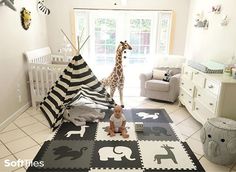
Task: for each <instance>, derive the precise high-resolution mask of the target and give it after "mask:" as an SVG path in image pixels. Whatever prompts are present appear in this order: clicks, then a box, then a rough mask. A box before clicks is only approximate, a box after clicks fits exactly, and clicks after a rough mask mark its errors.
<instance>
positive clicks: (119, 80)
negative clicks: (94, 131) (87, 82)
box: [101, 41, 132, 107]
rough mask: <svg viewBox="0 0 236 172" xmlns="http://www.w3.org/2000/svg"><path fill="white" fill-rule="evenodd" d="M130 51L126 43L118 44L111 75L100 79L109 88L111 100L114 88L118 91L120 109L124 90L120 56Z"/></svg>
mask: <svg viewBox="0 0 236 172" xmlns="http://www.w3.org/2000/svg"><path fill="white" fill-rule="evenodd" d="M126 49H127V50H132V47H131V46H130V45H129V44H128V43H127V42H126V41H124V42H122V41H121V42H120V44H119V45H118V47H117V50H116V63H115V67H114V69H113V71H112V73H111V74H110V75H109V77H108V78H106V79H102V81H101V83H102V84H103V85H104V86H110V96H111V97H112V98H113V96H114V93H115V91H116V88H118V90H119V94H120V103H121V107H124V102H123V88H124V73H123V65H122V56H123V52H124V50H126Z"/></svg>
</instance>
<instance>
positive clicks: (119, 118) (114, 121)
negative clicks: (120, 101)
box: [108, 105, 129, 138]
mask: <svg viewBox="0 0 236 172" xmlns="http://www.w3.org/2000/svg"><path fill="white" fill-rule="evenodd" d="M125 125H126V119H125V116H124V114H123V113H122V108H121V106H119V105H116V106H115V108H114V113H113V114H112V115H111V117H110V126H109V127H108V133H109V134H110V136H111V137H113V136H115V133H118V132H119V133H121V135H122V136H123V138H128V137H129V135H128V134H127V130H126V128H125Z"/></svg>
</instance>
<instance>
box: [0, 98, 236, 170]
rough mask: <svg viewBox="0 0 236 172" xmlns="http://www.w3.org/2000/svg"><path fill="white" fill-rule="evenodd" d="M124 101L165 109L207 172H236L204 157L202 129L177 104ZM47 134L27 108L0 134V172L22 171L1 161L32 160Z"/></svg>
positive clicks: (39, 116)
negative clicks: (201, 138)
mask: <svg viewBox="0 0 236 172" xmlns="http://www.w3.org/2000/svg"><path fill="white" fill-rule="evenodd" d="M115 100H116V98H115ZM124 100H125V105H126V108H131V107H132V108H134V107H138V108H164V109H165V110H166V111H167V112H168V114H169V115H170V117H171V118H172V120H173V122H174V124H173V125H174V127H175V128H178V129H179V131H180V132H181V134H182V136H183V139H185V140H186V141H187V143H188V144H189V146H190V147H191V149H192V151H193V152H194V153H195V155H196V157H197V158H198V159H199V160H200V162H201V164H202V165H203V167H204V168H205V170H206V171H207V172H217V171H219V172H236V163H235V164H232V165H229V166H219V165H216V164H213V163H211V162H209V161H208V160H207V159H206V158H205V157H204V155H203V154H204V153H203V151H202V147H201V142H200V138H199V136H200V129H201V127H202V126H201V124H199V123H198V122H197V121H196V120H194V119H193V118H192V117H191V115H190V114H189V113H188V112H187V110H186V109H185V108H184V107H179V106H178V104H177V103H175V104H168V103H163V102H156V101H152V100H149V99H145V98H141V97H126V98H124ZM50 134H51V130H50V129H49V126H48V123H47V121H46V118H45V117H44V116H43V114H42V113H41V111H40V110H39V109H34V108H29V109H28V110H27V111H26V112H24V113H23V114H22V115H21V116H20V117H18V118H17V119H16V120H15V121H14V122H13V123H11V124H10V125H9V126H7V127H6V128H5V129H4V130H2V131H0V172H8V171H9V172H11V171H14V172H24V171H25V169H26V168H25V167H4V160H6V159H9V160H17V159H27V160H32V159H33V158H34V156H35V155H36V154H37V152H38V150H39V149H40V147H41V146H42V144H43V142H44V141H45V140H46V139H47V138H48V136H49V135H50Z"/></svg>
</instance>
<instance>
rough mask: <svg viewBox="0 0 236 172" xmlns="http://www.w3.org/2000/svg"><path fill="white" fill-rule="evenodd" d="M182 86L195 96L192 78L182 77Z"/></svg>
mask: <svg viewBox="0 0 236 172" xmlns="http://www.w3.org/2000/svg"><path fill="white" fill-rule="evenodd" d="M180 87H181V88H183V89H184V90H185V91H186V92H187V93H188V94H189V95H190V96H191V97H193V92H194V85H193V83H192V82H191V81H190V80H188V79H185V78H181V81H180Z"/></svg>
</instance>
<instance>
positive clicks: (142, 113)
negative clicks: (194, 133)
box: [132, 109, 173, 123]
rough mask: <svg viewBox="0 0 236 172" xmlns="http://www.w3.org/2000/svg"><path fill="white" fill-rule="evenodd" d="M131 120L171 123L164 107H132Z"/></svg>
mask: <svg viewBox="0 0 236 172" xmlns="http://www.w3.org/2000/svg"><path fill="white" fill-rule="evenodd" d="M132 118H133V122H159V123H172V122H173V121H172V120H171V118H170V117H169V115H168V114H167V112H166V111H165V109H132Z"/></svg>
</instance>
